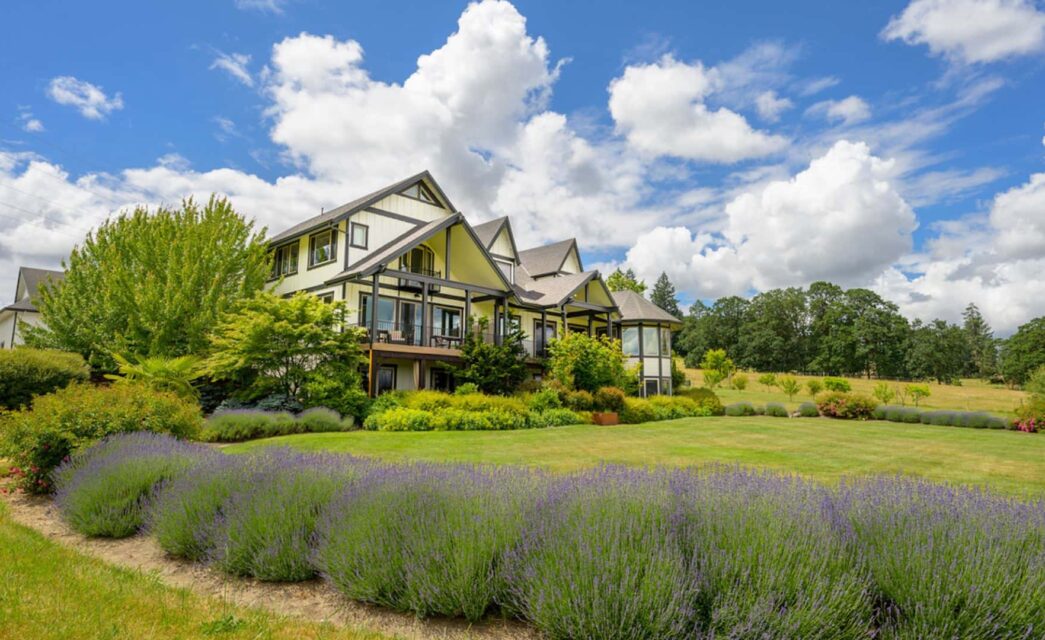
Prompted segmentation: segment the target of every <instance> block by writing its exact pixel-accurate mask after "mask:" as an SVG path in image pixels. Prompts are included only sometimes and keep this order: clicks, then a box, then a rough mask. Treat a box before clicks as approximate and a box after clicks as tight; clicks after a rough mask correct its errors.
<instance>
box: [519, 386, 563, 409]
mask: <svg viewBox="0 0 1045 640" xmlns="http://www.w3.org/2000/svg"><path fill="white" fill-rule="evenodd" d="M526 404H527V406H528V407H529V408H530V411H535V412H537V413H541V412H544V411H548V410H550V409H561V408H562V400H560V399H559V393H558V392H557V391H556V390H555V389H548V388H545V389H541V390H540V391H538V392H537V393H534V394H532V395H531V396H530V397H529V399H528V400H527V402H526Z"/></svg>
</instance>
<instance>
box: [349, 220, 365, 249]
mask: <svg viewBox="0 0 1045 640" xmlns="http://www.w3.org/2000/svg"><path fill="white" fill-rule="evenodd" d="M369 242H370V227H368V226H366V225H365V224H359V223H358V222H353V223H352V224H350V225H349V230H348V245H349V246H350V247H354V248H356V249H366V248H367V245H368V244H369Z"/></svg>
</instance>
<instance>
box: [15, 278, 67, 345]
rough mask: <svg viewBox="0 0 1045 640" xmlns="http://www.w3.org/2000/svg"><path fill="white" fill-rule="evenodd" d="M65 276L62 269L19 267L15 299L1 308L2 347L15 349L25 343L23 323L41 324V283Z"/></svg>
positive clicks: (30, 324)
mask: <svg viewBox="0 0 1045 640" xmlns="http://www.w3.org/2000/svg"><path fill="white" fill-rule="evenodd" d="M64 277H65V273H64V272H62V271H52V270H50V269H34V268H32V267H20V268H19V269H18V282H17V283H16V285H15V301H14V302H12V303H11V304H9V305H7V306H6V307H4V308H2V309H0V349H13V348H14V347H16V346H18V345H20V344H23V342H24V340H23V339H22V323H25V324H26V325H29V326H39V325H40V324H41V320H40V314H39V312H37V310H36V305H35V302H36V299H37V294H38V293H39V291H40V285H41V284H42V283H44V282H47V281H49V280H52V279H54V280H61V279H62V278H64Z"/></svg>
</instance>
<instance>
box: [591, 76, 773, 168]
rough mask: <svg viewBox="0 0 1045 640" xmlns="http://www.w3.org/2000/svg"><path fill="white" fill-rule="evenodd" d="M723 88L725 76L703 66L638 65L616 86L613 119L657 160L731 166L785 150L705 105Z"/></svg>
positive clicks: (736, 118) (767, 136)
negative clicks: (657, 157) (722, 81)
mask: <svg viewBox="0 0 1045 640" xmlns="http://www.w3.org/2000/svg"><path fill="white" fill-rule="evenodd" d="M719 83H720V78H719V73H718V72H717V71H716V70H715V69H708V68H705V67H704V65H703V64H701V63H700V62H699V61H697V62H694V63H693V64H686V63H684V62H680V61H678V60H675V59H674V58H673V57H671V56H664V57H663V58H661V59H660V60H659V61H657V62H656V63H653V64H645V65H632V66H629V67H627V68H625V70H624V73H623V75H621V76H620V77H619V78H616V79H614V80H613V81H612V82H611V83H610V87H609V91H610V114H611V115H612V116H613V120H614V122H615V124H616V129H617V131H618V132H619V133H620V134H622V135H624V136H625V138H626V139H627V141H628V143H629V144H630V145H631V146H632V147H633V148H635V149H637V150H638V151H640V152H642V153H645V154H648V155H651V156H675V157H679V158H686V159H689V160H701V161H708V162H724V163H731V162H738V161H740V160H745V159H749V158H758V157H762V156H766V155H769V154H771V153H775V152H777V151H779V150H781V149H782V148H783V147H784V145H785V144H786V143H787V140H786V139H785V138H783V137H781V136H775V135H770V134H767V133H763V132H761V131H757V130H755V129H753V128H751V126H750V125H749V124H748V123H747V121H746V120H745V119H744V117H743V116H741V115H740V114H738V113H736V112H734V111H730V110H729V109H726V108H725V107H720V108H718V109H712V108H709V107H708V106H707V105H706V104H705V100H706V99H707V98H708V97H709V96H710V95H711V94H713V93H714V92H715V90H716V87H717V86H719Z"/></svg>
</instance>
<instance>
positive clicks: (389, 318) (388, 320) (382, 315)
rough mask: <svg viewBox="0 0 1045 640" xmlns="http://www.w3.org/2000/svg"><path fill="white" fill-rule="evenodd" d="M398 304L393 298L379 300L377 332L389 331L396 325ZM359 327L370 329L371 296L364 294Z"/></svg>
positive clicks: (360, 307) (360, 302)
mask: <svg viewBox="0 0 1045 640" xmlns="http://www.w3.org/2000/svg"><path fill="white" fill-rule="evenodd" d="M395 313H396V303H395V300H394V299H392V298H385V297H383V296H382V297H380V298H378V299H377V330H378V331H389V330H391V329H392V326H393V325H394V324H395ZM359 326H361V327H366V328H368V329H369V328H370V294H369V293H364V294H362V295H361V296H360V299H359Z"/></svg>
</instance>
